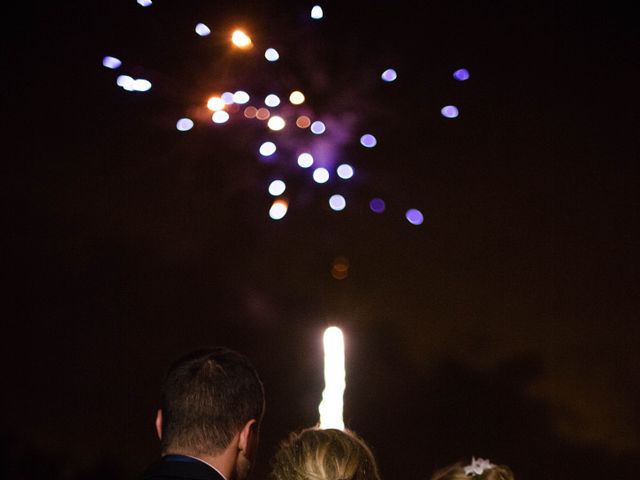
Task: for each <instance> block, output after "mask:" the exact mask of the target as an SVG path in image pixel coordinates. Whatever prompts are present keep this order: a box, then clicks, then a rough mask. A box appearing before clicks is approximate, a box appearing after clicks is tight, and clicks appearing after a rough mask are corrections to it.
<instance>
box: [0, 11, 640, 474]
mask: <svg viewBox="0 0 640 480" xmlns="http://www.w3.org/2000/svg"><path fill="white" fill-rule="evenodd" d="M14 3H15V4H14V5H13V8H14V11H13V13H11V14H8V13H6V12H5V24H6V25H5V29H4V31H3V41H2V52H3V54H2V56H3V58H4V61H3V88H2V92H3V110H4V115H3V126H4V128H3V131H4V135H3V137H4V140H3V151H2V169H3V176H2V177H3V179H4V182H3V185H4V188H2V202H1V203H2V207H3V212H4V214H5V215H4V220H3V224H4V226H5V229H4V231H5V234H4V235H3V246H2V251H3V258H4V262H3V264H4V267H3V269H2V270H3V273H4V275H5V282H4V285H5V286H4V287H3V292H4V296H5V299H6V300H5V301H4V302H3V304H4V312H3V315H2V317H3V322H2V325H3V334H2V340H3V341H2V343H3V347H2V349H0V352H1V353H0V354H1V357H0V358H1V359H2V364H3V365H4V368H3V372H2V377H1V378H2V393H1V394H0V398H1V399H2V403H1V407H2V408H1V410H0V411H1V412H2V416H1V417H0V469H2V470H1V471H0V476H2V477H4V478H11V479H21V478H65V479H79V478H123V479H124V478H134V477H135V475H136V474H137V472H139V471H140V470H141V469H143V468H144V467H145V466H146V464H148V463H149V462H151V461H153V460H154V459H155V458H156V457H157V455H158V453H159V446H158V443H157V441H156V439H155V436H154V430H153V419H154V415H155V409H156V408H157V401H158V389H159V384H160V381H161V378H162V375H163V374H164V371H165V369H166V367H167V366H168V364H169V362H170V361H171V360H173V359H174V358H175V357H176V356H178V355H179V354H181V353H183V352H185V351H186V350H190V349H192V348H195V347H197V346H201V345H207V344H224V345H228V346H230V347H233V348H236V349H238V350H240V351H243V352H245V353H246V354H247V355H248V356H249V357H250V358H251V359H252V360H253V361H254V363H255V364H256V365H257V367H258V369H259V371H260V373H261V375H262V377H263V380H264V382H265V387H266V391H267V396H268V411H267V415H266V418H265V421H264V424H263V429H262V431H263V436H262V449H261V453H260V459H259V465H258V467H257V472H256V475H255V478H265V476H266V472H268V468H269V467H268V461H269V457H270V456H271V455H272V453H273V451H274V449H275V448H276V446H277V443H278V442H279V441H280V440H281V439H282V438H284V437H285V436H286V434H287V433H288V432H289V431H291V430H295V429H298V428H302V427H306V426H311V425H313V424H314V423H315V422H317V420H318V414H317V405H318V402H319V400H320V396H321V391H322V387H323V379H322V344H321V336H322V332H323V329H324V328H325V327H326V326H327V325H330V324H337V325H339V326H341V327H342V328H343V330H344V332H345V336H346V342H347V345H346V348H347V391H346V395H345V404H346V406H345V420H346V423H347V425H348V426H349V427H351V428H352V429H354V430H356V431H357V432H359V433H360V434H361V435H362V436H363V437H364V438H365V439H366V440H367V441H368V442H369V443H370V444H371V446H372V448H373V450H374V452H375V453H376V455H377V457H378V460H379V463H380V466H381V469H382V473H383V475H384V477H385V478H387V479H392V478H408V479H426V478H428V477H429V475H430V474H431V472H432V471H433V470H434V469H436V468H439V467H442V466H444V465H446V464H448V463H451V462H454V461H457V460H462V461H467V460H469V459H470V457H471V455H475V456H481V457H485V458H489V459H491V460H492V461H494V462H500V463H505V464H507V465H509V466H511V467H512V468H513V470H514V471H515V473H516V477H517V478H518V479H536V478H537V479H556V478H558V479H559V478H589V479H590V478H594V479H595V478H627V477H631V476H632V475H634V474H636V472H637V471H638V467H640V435H639V433H640V416H639V413H638V411H639V410H638V405H639V404H640V402H639V401H640V370H639V369H638V362H639V360H640V358H639V353H638V346H637V345H638V340H639V335H638V334H639V333H640V332H639V326H638V321H637V319H638V314H637V311H638V301H637V298H638V288H637V286H638V274H637V263H638V253H637V252H638V250H637V240H636V235H637V232H638V196H637V187H638V178H639V177H638V173H639V172H638V165H637V161H638V115H637V107H638V105H637V101H636V100H637V94H636V92H637V85H638V80H639V78H638V77H639V69H638V46H639V45H638V33H637V32H638V29H637V22H636V21H635V20H636V19H637V16H635V15H634V13H633V12H632V11H631V9H630V8H629V9H624V8H622V7H618V6H616V5H615V4H610V3H607V4H606V6H605V4H604V3H601V4H599V5H597V6H594V7H586V6H585V5H583V4H582V3H579V2H563V3H562V4H560V2H557V3H556V4H555V5H554V4H551V3H545V2H542V3H540V2H531V3H530V4H529V3H522V2H507V1H487V2H477V1H464V0H463V1H457V2H423V3H420V4H418V2H391V3H379V4H374V3H371V2H334V3H323V4H322V5H323V6H324V7H325V14H326V17H325V19H324V20H322V22H315V23H314V22H312V21H310V20H309V19H308V11H309V9H310V8H311V6H312V4H307V3H306V2H290V3H288V2H246V1H238V2H214V1H181V2H178V1H174V2H168V1H164V2H163V1H160V0H159V1H157V2H155V3H154V6H153V7H150V8H148V9H143V8H141V7H139V6H138V5H137V4H136V3H135V1H134V0H129V1H111V2H49V3H37V2H36V3H33V2H31V3H28V4H26V2H25V3H20V4H19V5H18V4H17V2H14ZM198 21H205V23H207V24H209V25H210V26H212V27H213V28H214V35H213V36H212V37H211V39H212V41H213V40H215V38H217V37H216V35H215V34H216V33H217V30H215V29H216V28H217V29H219V30H220V31H224V29H225V28H228V27H230V26H231V25H232V24H234V22H243V23H244V24H245V26H246V27H247V29H248V30H249V31H250V32H252V34H253V35H254V40H255V41H256V44H259V43H260V41H264V43H265V44H266V43H267V42H276V44H277V45H278V46H279V49H280V51H281V54H282V55H283V58H282V60H281V62H280V63H279V64H278V65H277V67H274V68H277V69H278V70H275V72H276V73H275V74H274V73H273V72H272V73H270V74H269V75H266V74H263V72H262V71H260V70H259V69H258V67H257V66H256V65H258V63H252V62H250V61H249V62H247V61H245V60H240V59H239V58H238V57H237V56H233V55H226V56H225V55H223V54H221V53H220V52H223V51H224V48H225V47H224V46H223V45H219V44H218V45H216V44H214V43H211V44H209V47H207V48H204V47H203V46H202V45H204V44H203V40H202V39H200V38H199V37H197V36H195V34H193V32H192V28H193V25H195V23H197V22H198ZM278 42H279V43H278ZM257 50H259V49H257ZM107 54H110V55H115V56H118V57H120V58H122V59H123V60H125V62H128V65H133V70H134V71H135V73H136V74H137V75H139V76H144V77H145V78H149V79H151V80H152V81H153V82H154V87H153V89H152V90H151V91H150V92H149V93H145V94H140V93H137V94H136V93H128V92H124V91H123V90H121V89H119V88H118V87H117V86H116V85H115V75H116V74H115V73H114V72H112V71H109V70H107V69H104V68H103V67H102V66H101V60H102V57H103V56H104V55H107ZM256 62H257V60H256ZM264 63H265V62H264V61H260V62H259V64H260V65H262V64H264ZM387 66H394V67H395V68H396V69H397V70H398V72H399V78H398V81H397V82H396V83H395V84H393V85H388V86H380V85H378V83H380V82H378V83H376V82H375V81H374V82H371V79H377V78H378V75H379V73H380V72H381V71H382V70H383V69H384V68H387ZM460 67H465V68H468V69H469V71H470V72H471V78H470V79H469V80H468V81H467V82H455V81H454V80H453V79H452V78H451V73H452V72H453V71H454V70H455V69H457V68H460ZM247 78H251V79H252V80H251V82H250V83H251V84H250V85H247V87H246V89H247V90H251V89H252V88H253V89H260V88H264V89H267V88H271V85H272V83H274V82H275V83H277V82H278V81H279V82H281V84H284V85H287V82H289V83H290V84H292V85H293V84H294V83H295V82H294V81H293V80H292V79H295V81H297V82H298V84H299V85H302V86H303V87H304V88H303V91H305V93H307V94H308V101H309V102H310V103H313V102H314V101H315V102H316V103H315V108H316V109H317V110H318V111H319V112H333V113H335V114H343V113H346V112H356V113H357V116H358V119H359V121H360V125H361V129H362V130H361V131H365V130H366V131H372V132H375V133H376V135H377V136H378V138H379V142H380V143H379V146H378V147H377V148H376V149H374V150H373V151H371V152H367V153H366V154H365V153H363V152H362V150H363V149H361V148H356V147H354V146H347V147H345V150H344V152H343V154H344V156H345V158H348V159H349V161H351V162H352V163H353V164H354V166H355V167H356V172H357V173H356V177H354V180H353V182H352V183H351V184H349V185H350V186H349V189H350V190H348V191H347V197H348V201H349V202H350V203H349V206H348V208H347V209H346V210H345V211H344V212H341V213H335V212H332V211H330V210H329V209H328V208H327V207H326V205H325V201H326V200H325V198H326V192H327V190H326V188H327V187H322V186H314V185H311V184H310V183H309V182H308V181H307V182H306V183H305V181H304V180H302V179H299V178H297V177H295V178H297V179H294V180H292V181H291V183H290V187H289V188H290V190H289V191H290V195H291V200H292V203H291V208H290V211H289V213H288V215H287V216H286V217H285V219H283V220H281V221H279V222H274V221H272V220H270V219H269V218H268V216H267V214H266V212H267V210H268V207H269V204H270V203H269V202H270V200H269V199H268V198H267V197H268V195H266V194H265V185H266V182H267V181H268V178H269V177H270V175H273V174H274V170H273V169H274V168H276V167H274V166H273V165H271V166H268V165H264V164H260V163H259V162H257V160H256V158H255V155H254V152H255V146H256V145H257V144H259V141H260V140H259V138H260V135H261V133H260V132H257V131H255V130H251V129H250V128H243V127H242V126H239V125H236V126H234V125H228V126H225V127H224V128H222V129H216V128H213V127H206V126H196V128H194V130H193V131H191V132H188V133H187V134H183V133H180V132H177V131H176V130H175V127H174V126H175V121H176V119H177V118H179V117H181V116H183V115H184V114H185V111H188V109H189V108H192V107H194V106H196V105H199V104H201V102H202V99H203V98H206V95H208V91H207V90H208V89H209V91H210V89H211V88H212V87H211V84H209V80H211V82H213V84H215V83H216V82H232V81H235V80H237V79H247ZM274 79H276V80H274ZM240 83H241V82H240ZM230 88H233V86H231V87H230ZM449 103H453V104H455V105H457V106H458V107H459V108H460V111H461V116H460V117H459V118H457V119H455V120H447V119H444V118H443V117H441V116H440V114H439V110H440V108H441V106H443V105H446V104H449ZM358 131H360V130H358ZM353 135H354V139H353V144H356V143H357V135H356V134H355V131H354V132H353ZM323 188H324V189H325V190H323ZM372 196H382V197H383V198H385V199H386V200H387V205H388V208H387V211H386V212H385V213H384V214H383V215H375V214H373V213H371V212H369V211H368V209H367V207H366V202H367V201H368V199H369V198H371V197H372ZM410 207H417V208H420V209H421V210H422V211H423V212H424V214H425V222H424V224H423V225H421V226H419V227H416V226H412V225H410V224H409V223H407V222H406V221H405V220H404V219H403V212H404V210H406V209H407V208H410ZM338 256H345V257H347V258H348V259H349V265H350V268H349V276H348V277H347V278H346V279H344V280H336V279H334V278H333V277H332V276H331V265H332V262H333V261H334V259H335V258H336V257H338Z"/></svg>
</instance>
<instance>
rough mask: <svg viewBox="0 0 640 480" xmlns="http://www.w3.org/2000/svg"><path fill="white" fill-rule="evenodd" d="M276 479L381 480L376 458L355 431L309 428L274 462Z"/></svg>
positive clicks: (288, 443) (284, 446) (295, 436)
mask: <svg viewBox="0 0 640 480" xmlns="http://www.w3.org/2000/svg"><path fill="white" fill-rule="evenodd" d="M271 477H272V479H273V480H380V475H379V473H378V467H377V465H376V461H375V458H374V456H373V454H372V453H371V450H370V449H369V447H368V446H367V444H366V443H365V442H364V441H363V440H362V439H361V438H360V437H359V436H358V435H356V434H355V433H354V432H352V431H349V430H346V431H342V430H334V429H326V430H321V429H319V428H307V429H304V430H301V431H300V432H295V433H292V434H291V435H290V436H289V438H288V439H287V440H286V441H284V442H283V443H282V444H281V445H280V448H279V449H278V451H277V452H276V455H275V457H274V459H273V469H272V473H271Z"/></svg>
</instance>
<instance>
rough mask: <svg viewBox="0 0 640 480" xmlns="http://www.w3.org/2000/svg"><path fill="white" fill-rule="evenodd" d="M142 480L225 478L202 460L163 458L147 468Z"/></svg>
mask: <svg viewBox="0 0 640 480" xmlns="http://www.w3.org/2000/svg"><path fill="white" fill-rule="evenodd" d="M140 478H141V480H179V479H182V480H224V477H223V476H222V475H220V474H219V473H218V472H217V471H216V470H215V469H213V468H211V467H210V466H209V465H207V464H206V463H203V462H200V461H197V460H196V461H175V460H174V461H171V460H166V459H161V460H159V461H157V462H155V463H153V464H152V465H150V466H149V468H147V469H146V470H145V472H144V473H143V474H142V476H141V477H140Z"/></svg>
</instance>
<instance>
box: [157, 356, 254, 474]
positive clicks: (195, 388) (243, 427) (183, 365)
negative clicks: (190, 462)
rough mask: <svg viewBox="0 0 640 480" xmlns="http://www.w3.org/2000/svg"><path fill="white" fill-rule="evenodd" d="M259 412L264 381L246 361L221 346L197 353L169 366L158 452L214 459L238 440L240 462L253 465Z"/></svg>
mask: <svg viewBox="0 0 640 480" xmlns="http://www.w3.org/2000/svg"><path fill="white" fill-rule="evenodd" d="M263 413H264V390H263V386H262V382H261V381H260V379H259V377H258V374H257V372H256V370H255V368H254V367H253V366H252V365H251V363H250V362H249V360H248V359H247V358H246V357H245V356H243V355H241V354H239V353H238V352H235V351H233V350H230V349H228V348H224V347H213V348H204V349H200V350H196V351H194V352H191V353H189V354H187V355H185V356H183V357H181V358H179V359H178V360H176V361H175V362H174V363H173V364H172V365H171V367H170V368H169V371H168V373H167V376H166V378H165V381H164V384H163V386H162V403H161V411H160V412H159V415H158V420H157V427H158V434H159V435H160V438H161V442H162V451H163V453H165V454H166V453H183V454H187V455H192V456H207V457H212V456H217V455H220V454H222V453H223V452H224V451H225V450H226V449H228V447H229V446H230V444H231V443H232V441H236V442H237V441H238V436H239V435H240V437H241V440H242V442H244V443H246V444H247V445H246V446H245V445H244V444H243V445H241V447H245V448H239V450H243V455H244V456H246V457H247V458H245V459H242V460H243V461H245V460H246V461H252V456H253V454H254V452H255V446H256V445H255V444H256V442H257V436H258V429H259V426H260V421H261V420H262V416H263ZM243 435H244V437H242V436H243ZM234 439H235V440H234Z"/></svg>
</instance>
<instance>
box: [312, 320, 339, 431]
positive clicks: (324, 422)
mask: <svg viewBox="0 0 640 480" xmlns="http://www.w3.org/2000/svg"><path fill="white" fill-rule="evenodd" d="M323 343H324V391H323V392H322V401H321V402H320V406H319V407H318V410H319V411H320V428H323V429H325V428H337V429H340V430H344V420H343V417H342V412H343V407H344V400H343V398H344V390H345V387H346V373H345V368H344V337H343V335H342V330H340V329H339V328H338V327H329V328H327V329H326V330H325V332H324V336H323Z"/></svg>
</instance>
